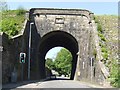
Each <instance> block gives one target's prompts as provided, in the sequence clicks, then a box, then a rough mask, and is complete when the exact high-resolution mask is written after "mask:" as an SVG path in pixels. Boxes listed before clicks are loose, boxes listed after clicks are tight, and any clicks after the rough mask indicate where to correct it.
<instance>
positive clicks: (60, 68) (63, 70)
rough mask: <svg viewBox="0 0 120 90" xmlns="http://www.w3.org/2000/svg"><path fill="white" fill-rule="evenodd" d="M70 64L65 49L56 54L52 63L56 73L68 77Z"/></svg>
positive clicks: (70, 60) (68, 54)
mask: <svg viewBox="0 0 120 90" xmlns="http://www.w3.org/2000/svg"><path fill="white" fill-rule="evenodd" d="M71 62H72V55H71V53H70V52H69V51H68V50H67V49H65V48H63V49H61V50H60V52H58V54H57V57H56V59H55V61H54V63H55V67H56V71H57V72H58V73H59V74H60V75H62V74H64V75H69V74H70V72H71V67H72V64H71Z"/></svg>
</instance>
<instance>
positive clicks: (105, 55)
mask: <svg viewBox="0 0 120 90" xmlns="http://www.w3.org/2000/svg"><path fill="white" fill-rule="evenodd" d="M102 56H103V58H104V59H105V60H107V59H108V53H106V52H104V53H103V54H102Z"/></svg>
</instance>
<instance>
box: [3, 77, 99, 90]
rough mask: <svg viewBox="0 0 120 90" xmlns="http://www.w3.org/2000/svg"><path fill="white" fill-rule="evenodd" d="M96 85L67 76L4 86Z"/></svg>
mask: <svg viewBox="0 0 120 90" xmlns="http://www.w3.org/2000/svg"><path fill="white" fill-rule="evenodd" d="M94 86H95V85H94ZM94 86H93V85H91V84H88V83H83V82H80V81H73V80H69V79H67V78H57V79H55V78H54V79H53V78H52V79H51V80H45V81H44V80H43V81H26V82H25V81H24V82H21V83H12V84H8V85H4V86H3V88H11V89H15V88H96V86H95V87H94ZM97 88H98V87H97ZM99 88H100V87H99Z"/></svg>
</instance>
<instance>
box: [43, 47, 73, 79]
mask: <svg viewBox="0 0 120 90" xmlns="http://www.w3.org/2000/svg"><path fill="white" fill-rule="evenodd" d="M72 59H73V56H72V54H71V52H70V51H69V50H68V49H66V48H64V47H54V48H52V49H50V50H49V51H48V52H47V54H46V56H45V61H46V62H45V67H46V77H48V78H50V77H51V79H55V77H56V79H70V76H71V71H72V62H71V61H72ZM52 76H53V77H52Z"/></svg>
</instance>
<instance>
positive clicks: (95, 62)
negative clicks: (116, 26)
mask: <svg viewBox="0 0 120 90" xmlns="http://www.w3.org/2000/svg"><path fill="white" fill-rule="evenodd" d="M27 15H28V18H27V19H26V21H25V24H24V28H23V30H22V31H21V33H20V34H19V35H17V36H14V37H13V38H12V39H9V38H8V36H7V35H5V34H4V33H1V35H0V36H1V39H2V44H1V46H2V47H3V50H1V54H2V80H3V83H7V82H9V81H10V77H11V72H12V71H13V69H14V68H15V69H16V72H17V81H20V80H21V64H20V63H19V54H20V52H25V53H26V55H27V56H26V63H25V64H24V78H23V80H27V75H28V73H27V69H28V40H29V30H30V24H31V23H34V24H33V25H31V30H32V31H31V35H32V36H31V37H32V40H31V68H30V70H31V73H30V76H31V77H30V79H31V80H40V79H44V78H46V69H45V55H46V53H47V52H48V51H49V50H50V49H51V48H53V47H56V46H62V47H65V48H66V49H68V50H69V51H70V52H71V53H72V56H73V60H72V62H71V63H72V70H71V77H70V79H72V80H84V81H91V82H97V83H98V84H103V83H104V82H105V80H106V77H107V75H106V74H104V70H103V69H102V68H103V67H102V68H101V62H100V60H101V59H102V57H101V49H100V47H99V38H98V35H97V25H96V23H95V21H94V14H93V13H92V12H90V11H88V10H81V9H52V8H51V9H49V8H32V9H30V11H29V13H28V14H27Z"/></svg>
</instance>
